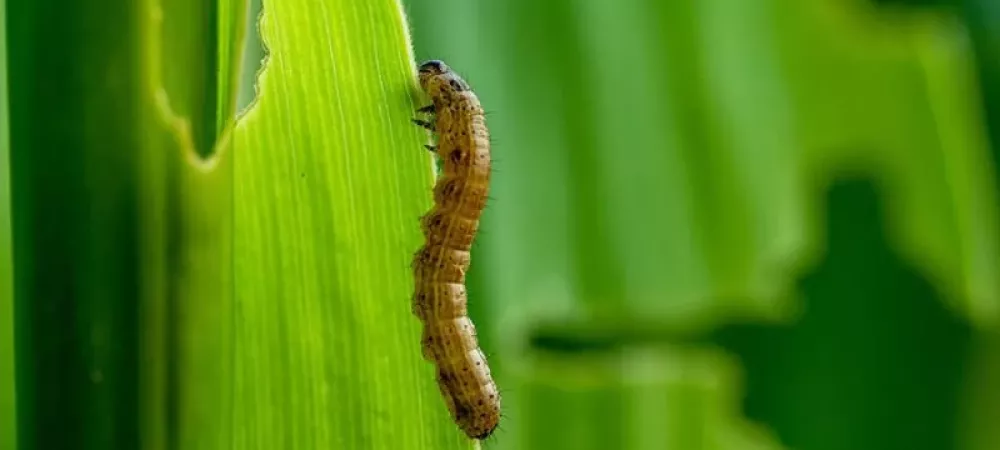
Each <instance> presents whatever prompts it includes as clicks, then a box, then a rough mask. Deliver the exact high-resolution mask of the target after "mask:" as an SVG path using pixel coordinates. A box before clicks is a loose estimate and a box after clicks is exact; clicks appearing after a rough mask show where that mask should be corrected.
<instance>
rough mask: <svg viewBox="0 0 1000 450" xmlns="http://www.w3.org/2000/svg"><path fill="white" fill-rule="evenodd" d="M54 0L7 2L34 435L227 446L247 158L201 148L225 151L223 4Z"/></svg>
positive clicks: (24, 398) (71, 440)
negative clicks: (235, 226)
mask: <svg viewBox="0 0 1000 450" xmlns="http://www.w3.org/2000/svg"><path fill="white" fill-rule="evenodd" d="M50 3H51V2H47V1H46V2H19V1H18V2H8V4H7V7H8V8H9V12H10V15H11V16H16V17H18V18H19V19H18V21H17V22H16V23H10V24H8V25H9V29H8V35H7V36H8V38H9V39H8V41H7V42H8V43H9V44H11V45H10V46H9V47H8V50H9V53H8V58H9V61H10V62H11V63H10V64H9V67H16V70H12V71H10V72H9V74H8V76H9V82H10V85H11V86H15V88H14V89H11V96H10V121H11V122H10V125H11V126H10V155H11V156H10V161H11V175H12V178H11V180H12V187H11V197H12V209H11V216H12V219H13V242H14V243H15V244H14V245H15V246H16V248H15V249H14V258H15V259H14V266H15V267H16V270H15V276H16V283H15V289H16V290H15V300H14V301H15V311H16V315H15V325H16V326H15V332H16V361H17V365H16V373H17V379H18V386H17V393H18V403H17V407H18V411H17V427H18V439H19V442H20V443H21V445H23V446H24V447H25V448H35V447H38V448H50V447H51V448H63V447H69V446H72V447H76V448H127V449H135V448H140V447H141V448H149V449H167V448H175V447H183V448H202V447H204V448H219V446H220V445H221V444H224V443H227V442H228V441H229V426H228V419H229V418H230V416H229V414H228V411H229V409H230V407H231V403H230V402H229V401H228V396H229V394H230V393H231V390H230V389H227V386H228V382H229V381H230V379H231V378H232V376H231V372H230V371H229V370H227V369H230V368H231V367H232V363H231V361H230V360H229V359H227V358H226V357H225V356H226V355H232V350H231V349H230V347H231V334H232V333H231V329H232V328H231V326H230V324H231V318H232V315H231V313H230V312H229V309H230V308H231V306H230V305H231V302H230V298H231V296H230V293H229V292H230V290H231V278H230V276H229V273H230V267H231V252H230V246H231V237H230V234H231V233H230V230H231V226H230V221H231V217H232V211H231V189H232V181H231V170H229V168H230V167H231V163H229V162H228V160H227V158H217V159H215V160H212V161H202V160H199V158H198V156H197V151H196V143H195V131H197V130H207V132H206V133H204V134H202V135H201V137H202V138H204V141H203V142H202V144H203V145H204V148H206V149H207V150H205V153H211V150H212V149H213V148H215V147H216V145H215V144H214V139H215V133H214V131H213V130H214V127H215V126H216V122H215V119H216V115H215V113H214V112H210V113H209V114H203V113H204V111H203V110H201V109H199V108H198V105H203V104H206V103H207V104H211V105H213V106H212V108H213V109H214V107H215V106H214V105H216V104H217V99H216V98H215V96H216V95H220V94H219V93H218V90H217V89H219V87H220V86H219V85H217V77H218V76H219V75H218V74H217V67H216V66H215V64H214V63H215V61H216V57H217V55H216V53H217V50H216V49H215V48H214V47H212V46H208V47H206V46H204V45H202V44H203V43H204V42H205V41H209V42H213V43H214V42H217V38H216V36H215V33H217V29H219V26H218V23H216V22H214V20H215V19H216V18H217V16H216V15H215V14H214V12H215V10H214V5H213V6H212V7H210V8H204V7H203V6H204V5H203V4H202V3H200V2H197V1H193V0H185V1H163V2H158V1H153V0H150V1H146V2H139V3H136V2H121V1H114V0H107V1H102V2H90V3H87V4H86V5H84V4H75V5H66V4H62V3H60V4H59V6H58V7H53V5H52V4H50ZM199 5H200V6H201V7H199ZM238 5H239V3H237V2H233V3H232V4H231V5H230V7H229V9H228V11H230V12H232V13H234V14H235V12H236V10H237V9H238ZM206 17H208V18H211V20H206ZM107 23H114V24H116V26H114V27H108V26H106V24H107ZM222 28H223V29H227V28H226V27H222ZM228 38H229V37H227V39H228ZM233 45H238V44H233ZM178 52H179V53H183V54H184V55H185V56H188V57H186V58H185V57H178ZM223 66H226V67H230V66H232V62H231V63H228V64H224V65H223ZM223 78H224V79H230V78H232V76H231V75H230V76H225V77H223ZM229 84H230V83H223V85H222V89H223V90H231V89H233V88H234V86H229ZM226 95H227V96H228V97H227V98H233V96H234V95H235V94H234V93H233V92H229V93H228V94H226ZM218 101H222V100H218ZM230 103H232V102H231V101H230ZM233 107H234V105H229V106H228V109H229V110H230V111H231V110H232V108H233ZM5 118H6V116H5ZM223 123H228V124H231V123H232V119H229V120H224V121H223ZM223 128H225V126H223ZM221 135H222V136H223V140H222V143H221V144H220V147H225V146H226V145H227V144H226V139H225V137H226V133H225V132H223V133H221ZM53 430H58V432H53Z"/></svg>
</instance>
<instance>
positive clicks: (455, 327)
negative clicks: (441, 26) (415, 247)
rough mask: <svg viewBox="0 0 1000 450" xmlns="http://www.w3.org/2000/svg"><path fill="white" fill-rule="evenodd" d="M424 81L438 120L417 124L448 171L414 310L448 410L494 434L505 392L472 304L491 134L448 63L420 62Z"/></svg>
mask: <svg viewBox="0 0 1000 450" xmlns="http://www.w3.org/2000/svg"><path fill="white" fill-rule="evenodd" d="M419 79H420V86H421V88H423V90H424V92H426V93H427V95H428V96H430V98H431V100H432V104H431V105H429V106H426V107H423V108H420V109H419V110H417V111H418V112H421V113H428V114H430V115H431V117H432V121H429V122H428V121H423V120H419V119H414V123H416V124H417V125H420V126H422V127H425V128H427V129H429V130H431V131H434V132H435V133H436V134H437V145H436V146H428V149H430V150H432V151H434V152H435V153H437V155H438V157H439V158H440V159H441V161H442V163H443V164H442V165H443V170H442V172H441V174H440V176H439V178H438V180H437V184H436V185H435V187H434V208H433V209H431V211H430V212H428V213H427V214H426V215H424V217H423V218H422V219H421V222H422V224H421V225H422V226H421V228H422V229H423V233H424V237H425V238H426V240H425V243H424V246H423V247H422V248H421V249H420V250H419V251H418V252H417V253H416V255H414V259H413V272H414V277H415V289H414V294H413V313H414V314H415V315H416V316H417V317H419V318H420V320H421V322H423V324H424V329H423V338H422V342H421V346H422V347H423V355H424V358H425V359H427V360H428V361H430V362H432V363H434V365H435V366H436V367H437V381H438V386H439V387H440V388H441V395H442V396H443V397H444V400H445V403H446V404H447V406H448V410H449V411H451V415H452V418H453V419H454V420H455V423H456V424H458V426H459V428H461V429H462V431H464V432H465V434H467V435H468V436H469V437H470V438H474V439H486V438H487V437H489V436H490V434H491V433H493V430H495V429H496V427H497V424H498V423H499V421H500V393H499V392H498V391H497V387H496V384H495V383H494V382H493V377H492V376H491V375H490V368H489V366H488V365H487V364H486V356H485V355H483V352H482V351H481V350H480V349H479V342H478V340H477V339H476V328H475V326H474V325H473V324H472V321H471V320H470V319H469V316H468V310H467V309H466V300H467V297H466V290H465V273H466V271H467V270H468V268H469V263H470V256H469V251H470V250H471V248H472V242H473V240H474V239H475V236H476V231H477V229H478V228H479V217H480V215H481V214H482V211H483V208H484V207H485V206H486V196H487V191H488V189H489V182H490V137H489V130H487V129H486V121H485V119H484V115H483V109H482V107H481V106H480V104H479V99H478V98H477V97H476V95H475V94H474V93H473V92H472V90H470V89H469V85H468V84H466V82H465V81H464V80H462V78H461V77H459V76H458V75H457V74H455V73H454V72H452V71H451V69H450V68H449V67H448V66H447V65H445V64H444V63H443V62H441V61H427V62H425V63H423V64H421V65H420V69H419Z"/></svg>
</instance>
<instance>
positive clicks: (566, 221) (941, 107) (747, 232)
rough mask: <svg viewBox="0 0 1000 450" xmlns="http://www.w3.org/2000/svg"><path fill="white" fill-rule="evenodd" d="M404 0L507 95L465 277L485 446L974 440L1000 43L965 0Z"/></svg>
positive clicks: (985, 319) (474, 72)
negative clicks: (496, 428) (892, 0)
mask: <svg viewBox="0 0 1000 450" xmlns="http://www.w3.org/2000/svg"><path fill="white" fill-rule="evenodd" d="M406 3H407V5H408V11H409V12H410V15H411V20H412V23H413V32H414V42H415V43H416V50H417V56H418V59H426V58H440V59H444V60H445V61H447V62H449V64H451V65H452V66H453V67H454V68H456V69H457V70H458V71H460V72H461V73H463V74H465V75H466V77H467V79H469V80H470V82H471V84H472V85H473V87H474V88H475V89H476V90H477V92H478V93H479V95H480V97H481V98H482V100H483V103H484V105H485V107H486V109H487V110H489V111H490V112H491V113H492V114H491V115H489V116H488V120H489V125H490V128H491V131H492V132H493V134H494V136H495V138H496V139H495V145H494V154H495V155H496V158H497V160H498V162H497V164H496V167H497V169H498V172H497V175H496V176H495V178H494V188H493V192H492V197H494V198H495V201H494V202H493V203H492V204H491V206H490V207H489V208H488V210H487V213H486V217H485V223H484V225H483V226H482V230H483V235H482V237H481V238H480V240H479V242H480V244H479V245H478V247H477V248H476V249H474V252H473V253H474V255H473V261H474V262H473V269H472V273H471V276H472V278H473V279H474V280H475V282H474V284H473V285H472V287H471V288H470V294H469V295H470V305H473V306H474V308H475V310H474V318H475V319H476V322H477V324H480V329H481V330H483V331H482V333H481V335H485V336H483V337H484V345H485V347H486V348H487V349H488V351H490V352H492V353H493V354H494V355H495V356H493V359H492V360H491V361H493V362H494V365H496V366H497V367H498V370H497V375H498V382H499V384H500V386H501V389H503V388H507V389H508V390H509V391H508V392H507V394H506V396H505V401H506V404H507V405H508V409H507V416H506V417H507V419H508V421H507V422H506V424H507V425H506V429H507V432H506V433H503V434H501V435H500V437H498V439H497V441H498V442H497V444H496V445H497V448H511V449H513V448H518V449H526V448H546V449H551V448H609V447H615V448H667V447H665V445H666V444H667V443H672V444H674V445H675V446H676V447H677V448H686V449H699V448H705V449H711V448H744V446H757V445H764V446H767V447H768V448H773V447H774V446H778V445H789V446H793V447H796V448H804V449H825V448H829V449H835V448H841V449H842V448H872V449H876V448H878V449H882V448H928V449H931V448H934V449H937V448H947V447H948V446H950V445H952V444H953V443H955V442H958V441H962V440H963V435H964V433H969V434H974V433H975V432H973V431H970V430H969V427H961V426H960V425H961V423H962V422H960V419H958V417H959V416H960V412H962V411H965V410H967V408H968V407H969V403H968V402H966V401H965V399H966V398H969V392H966V391H967V390H969V389H967V388H968V386H969V385H970V384H969V379H970V377H974V376H976V374H975V373H974V372H973V371H971V369H970V370H966V365H967V364H971V363H972V361H974V360H975V358H974V357H973V356H972V352H971V349H972V347H973V346H974V345H975V344H974V343H975V342H978V340H979V339H980V337H979V332H977V331H975V330H977V329H985V328H989V327H993V326H995V324H996V323H997V318H998V317H997V314H998V307H1000V303H998V302H1000V298H998V295H997V294H998V292H997V289H998V284H997V282H996V280H997V279H998V278H997V277H998V275H1000V273H998V265H997V263H998V261H1000V259H998V255H1000V253H998V250H1000V242H998V235H997V232H998V230H1000V228H998V225H1000V223H998V220H997V205H998V203H997V200H998V197H997V192H998V190H997V185H996V179H995V173H996V161H995V158H994V156H993V152H992V150H991V147H990V144H989V142H990V134H989V133H990V128H989V127H988V126H987V124H988V123H991V122H993V123H995V122H996V120H995V119H994V120H989V119H987V118H986V116H985V111H986V110H984V108H983V100H984V98H987V99H988V98H989V96H988V95H984V92H986V93H987V94H989V92H990V91H989V88H985V89H984V87H983V86H986V85H987V84H988V81H987V80H986V79H982V80H981V79H980V78H979V76H981V75H983V74H984V73H986V72H984V71H983V70H982V68H984V67H986V68H988V67H990V66H989V64H991V63H990V62H989V59H988V58H982V57H979V58H978V59H977V53H976V52H975V50H977V49H978V50H980V52H979V53H978V54H983V52H982V50H983V46H984V45H986V46H991V45H995V42H996V41H987V42H986V43H984V42H983V41H982V39H981V38H980V39H975V40H974V39H971V38H974V35H975V32H974V27H971V26H970V23H971V22H972V21H970V20H968V18H969V16H968V15H966V14H965V12H966V11H971V10H973V7H972V4H971V3H970V2H965V3H962V2H953V3H954V5H952V6H953V7H936V6H935V7H930V6H928V7H925V6H915V5H910V4H899V3H906V2H896V3H897V4H895V5H877V4H875V3H873V2H867V1H861V0H813V1H798V0H767V1H763V2H742V1H736V0H707V1H703V0H699V1H694V0H690V1H688V0H686V1H676V2H660V1H651V0H649V1H627V2H608V1H597V0H592V1H582V2H581V1H569V0H556V1H550V2H543V3H538V2H531V1H527V0H511V1H505V2H465V1H458V0H409V1H407V2H406ZM981 4H983V5H985V3H981ZM959 5H961V7H958V6H959ZM982 8H983V9H989V8H988V7H985V6H984V7H982ZM976 17H977V18H978V19H977V20H979V21H980V22H982V23H981V24H980V30H979V33H980V34H983V33H985V30H991V29H993V30H995V29H997V28H996V27H997V21H996V20H994V19H983V18H982V17H983V15H979V16H976ZM994 17H995V16H994ZM991 27H992V28H991ZM994 33H995V31H994ZM990 42H992V43H990ZM973 43H974V45H973ZM987 53H988V52H987ZM993 67H995V66H993ZM679 344H684V345H685V349H686V352H687V353H686V354H689V355H701V356H700V357H696V358H694V359H692V360H690V361H688V360H685V359H684V358H679V357H676V356H674V353H673V352H672V351H671V348H672V347H671V345H679ZM717 346H721V348H722V349H724V350H725V352H724V353H723V354H726V355H728V356H727V357H726V358H710V357H707V356H706V355H716V354H717V352H718V351H719V347H717ZM650 348H652V350H650ZM609 352H610V354H611V355H613V356H611V357H608V356H607V355H608V354H609ZM594 355H597V356H594ZM727 358H735V360H736V362H735V363H734V364H732V365H727V364H725V363H722V362H720V361H723V360H726V359H727ZM595 359H596V360H598V361H603V362H602V363H600V364H598V366H601V364H604V366H603V367H604V369H599V368H595V365H594V364H595V363H594V362H593V361H594V360H595ZM609 359H610V361H611V362H608V360H609ZM657 361H669V363H668V364H661V365H663V366H665V367H666V368H660V369H657V370H653V369H649V366H653V367H655V366H657V363H656V362H657ZM981 366H982V367H986V366H987V364H983V365H981ZM635 367H642V369H634V368H635ZM732 367H741V368H742V371H740V373H742V374H744V375H745V376H732V372H731V368H732ZM970 367H971V366H970ZM977 370H978V369H977ZM983 370H985V369H983ZM636 373H641V374H642V376H638V375H636ZM676 373H699V374H702V375H692V377H694V378H693V379H703V378H701V377H705V378H704V379H718V380H725V381H724V382H719V383H717V384H714V385H713V386H712V387H711V388H704V387H696V386H692V385H689V384H686V383H685V382H684V381H683V380H684V378H683V377H681V378H678V377H675V376H671V375H669V374H676ZM580 374H591V375H587V376H583V378H586V380H587V381H586V382H579V381H578V380H579V378H580V377H581V375H580ZM705 374H709V375H705ZM636 378H638V379H639V380H641V381H637V380H636ZM980 378H981V379H984V378H982V377H980ZM636 386H642V389H645V391H643V392H642V393H641V394H640V395H638V396H637V397H636V398H640V399H642V401H638V402H637V401H636V400H635V398H633V397H632V394H631V393H634V392H633V391H631V389H634V388H635V387H636ZM743 386H745V387H746V389H747V394H746V399H745V401H741V397H742V395H735V396H734V395H731V394H719V392H734V391H735V392H737V393H739V392H741V391H742V389H743ZM976 389H977V390H975V391H974V392H979V393H980V395H981V394H982V393H985V392H988V391H989V390H990V389H993V390H996V389H997V386H996V385H995V383H993V384H992V385H989V384H988V383H986V382H980V384H979V385H978V386H977V387H976ZM970 392H973V391H970ZM652 399H659V400H652ZM676 402H683V403H684V404H685V406H684V407H683V408H681V407H678V404H677V403H676ZM720 402H724V403H720ZM649 404H655V405H657V406H656V407H657V408H660V409H659V410H657V409H648V408H649V406H648V405H649ZM720 404H721V405H722V406H712V405H720ZM680 410H684V411H689V415H688V416H687V420H690V421H692V422H677V421H675V420H674V419H672V418H674V417H676V416H675V414H674V413H673V411H680ZM983 410H984V411H985V410H986V409H983ZM691 411H709V412H706V413H705V415H704V416H700V415H699V414H698V413H695V412H691ZM740 416H746V417H748V418H749V419H751V422H753V423H756V424H757V425H763V426H766V427H767V428H768V429H770V431H771V432H772V433H771V434H772V435H771V436H765V435H762V434H761V433H759V431H760V428H759V427H755V428H757V431H754V432H748V433H735V432H733V431H732V430H733V429H743V430H744V431H745V430H746V429H747V428H744V427H742V425H740V424H741V423H742V424H743V425H746V424H747V422H746V421H745V420H744V419H741V418H740ZM721 424H728V425H721ZM911 428H917V429H919V430H920V432H917V433H914V432H912V431H911ZM638 430H641V431H638ZM636 433H641V435H642V436H644V438H643V439H640V440H636V439H637V438H635V437H634V436H636V435H638V434H636ZM579 436H586V437H587V438H578V437H579ZM966 441H967V440H966ZM970 448H971V447H970Z"/></svg>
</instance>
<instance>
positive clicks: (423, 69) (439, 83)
mask: <svg viewBox="0 0 1000 450" xmlns="http://www.w3.org/2000/svg"><path fill="white" fill-rule="evenodd" d="M418 73H419V77H420V87H422V88H423V89H424V92H426V93H427V95H429V96H430V97H431V98H432V99H434V101H435V103H436V102H438V101H439V100H443V101H448V100H449V99H451V98H453V97H455V96H457V95H460V94H461V93H462V92H465V91H468V90H469V85H468V84H466V82H465V80H463V79H462V78H461V77H459V76H458V74H456V73H455V72H452V70H451V68H450V67H448V65H447V64H445V63H444V62H442V61H439V60H436V59H432V60H430V61H426V62H424V63H423V64H421V65H420V69H419V71H418Z"/></svg>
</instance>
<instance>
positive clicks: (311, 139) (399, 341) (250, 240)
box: [233, 0, 470, 449]
mask: <svg viewBox="0 0 1000 450" xmlns="http://www.w3.org/2000/svg"><path fill="white" fill-rule="evenodd" d="M261 20H262V24H261V35H262V36H263V39H264V41H265V45H266V48H268V49H269V54H268V58H267V60H266V63H265V64H266V65H265V69H264V71H263V72H262V73H261V75H260V79H259V90H258V97H257V100H256V103H255V104H254V105H253V106H252V107H251V109H250V110H249V111H248V112H247V113H246V114H245V115H244V116H243V117H242V118H241V120H240V122H239V125H238V126H237V129H236V135H235V147H234V149H235V151H236V158H237V159H236V166H235V182H236V193H235V208H236V236H235V251H236V255H235V263H236V266H235V271H236V296H237V301H238V303H237V310H238V315H237V317H238V323H237V342H238V344H237V345H238V350H237V361H236V371H237V372H236V389H237V395H236V397H235V403H234V405H233V412H234V414H235V416H234V421H235V423H236V424H237V429H236V444H237V447H238V448H261V449H272V448H350V449H366V448H367V449H384V448H407V449H410V448H412V449H417V448H433V449H450V448H455V449H457V448H469V447H470V443H469V441H468V440H467V439H466V438H465V437H464V436H463V435H462V434H461V433H460V432H459V431H458V429H457V427H455V425H454V424H452V423H451V421H450V419H449V417H448V413H447V410H446V408H445V405H444V402H443V400H442V399H441V398H440V394H439V393H438V391H437V387H436V386H435V381H434V380H435V376H434V370H433V367H432V366H431V365H430V364H429V363H427V362H425V361H423V360H422V358H421V352H420V328H419V325H420V324H419V321H418V320H417V319H416V317H414V316H413V315H412V313H411V312H410V301H409V299H410V295H411V289H412V280H411V279H410V277H411V273H410V269H409V263H410V259H411V255H412V253H413V252H414V251H416V249H417V248H418V246H419V244H420V240H421V239H420V231H419V222H418V218H419V217H420V215H421V214H422V213H424V212H425V211H426V209H428V208H429V206H430V200H431V191H430V187H431V183H432V180H431V175H432V172H431V160H430V156H429V155H428V153H427V152H426V150H423V148H422V147H421V144H422V143H423V142H425V141H426V135H425V134H424V133H423V132H422V131H421V130H420V129H419V128H417V127H415V126H413V125H412V124H411V123H410V118H411V117H413V114H414V110H415V109H416V108H417V107H418V103H416V102H415V101H414V97H413V93H414V92H415V89H416V87H415V76H414V75H415V73H414V68H413V61H412V60H413V58H412V55H411V54H410V53H409V52H410V49H409V45H410V44H409V41H408V36H407V34H406V25H405V21H404V17H403V16H402V8H401V7H400V5H398V4H396V3H395V2H393V1H389V0H382V1H378V2H352V1H347V0H339V1H332V2H331V1H320V0H290V1H283V2H268V3H264V4H263V16H262V18H261Z"/></svg>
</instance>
